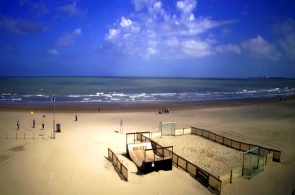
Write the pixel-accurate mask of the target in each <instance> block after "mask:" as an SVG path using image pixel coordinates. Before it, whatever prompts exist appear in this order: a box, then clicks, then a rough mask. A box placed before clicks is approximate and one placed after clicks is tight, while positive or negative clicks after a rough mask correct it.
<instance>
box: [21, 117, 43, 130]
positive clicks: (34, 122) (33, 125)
mask: <svg viewBox="0 0 295 195" xmlns="http://www.w3.org/2000/svg"><path fill="white" fill-rule="evenodd" d="M41 125H42V129H45V123H44V121H42V124H41ZM35 126H36V121H35V119H33V123H32V128H35ZM19 128H20V124H19V121H17V123H16V130H19Z"/></svg>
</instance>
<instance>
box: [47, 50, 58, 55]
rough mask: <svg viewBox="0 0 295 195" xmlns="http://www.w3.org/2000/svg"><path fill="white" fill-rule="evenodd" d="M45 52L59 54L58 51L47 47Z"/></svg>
mask: <svg viewBox="0 0 295 195" xmlns="http://www.w3.org/2000/svg"><path fill="white" fill-rule="evenodd" d="M47 52H48V53H49V54H52V55H59V52H58V51H57V50H56V49H49V50H47Z"/></svg>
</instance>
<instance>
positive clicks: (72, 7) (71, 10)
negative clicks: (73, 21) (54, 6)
mask: <svg viewBox="0 0 295 195" xmlns="http://www.w3.org/2000/svg"><path fill="white" fill-rule="evenodd" d="M58 10H60V11H62V12H65V13H67V14H69V15H70V16H81V15H83V14H84V13H85V12H86V10H81V9H79V8H78V7H77V6H76V2H73V3H72V4H67V5H63V6H59V7H58Z"/></svg>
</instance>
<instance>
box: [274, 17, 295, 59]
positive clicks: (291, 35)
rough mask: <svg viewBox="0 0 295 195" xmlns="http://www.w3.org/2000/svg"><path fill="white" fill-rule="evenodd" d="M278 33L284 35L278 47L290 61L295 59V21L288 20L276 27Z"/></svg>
mask: <svg viewBox="0 0 295 195" xmlns="http://www.w3.org/2000/svg"><path fill="white" fill-rule="evenodd" d="M275 28H276V31H277V32H279V33H280V34H281V35H282V38H281V39H280V40H279V42H278V46H279V47H280V48H281V49H282V51H283V52H284V54H285V55H286V57H287V58H289V59H290V60H294V59H295V21H294V20H293V19H287V20H286V21H285V22H283V23H281V24H277V25H276V27H275Z"/></svg>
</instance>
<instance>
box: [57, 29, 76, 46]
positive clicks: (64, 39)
mask: <svg viewBox="0 0 295 195" xmlns="http://www.w3.org/2000/svg"><path fill="white" fill-rule="evenodd" d="M81 35H82V30H81V28H77V29H75V30H74V31H73V32H72V33H66V34H65V35H63V36H61V37H60V38H59V39H58V41H57V43H56V45H58V46H65V47H68V46H72V45H74V43H75V41H76V40H77V39H78V38H79V37H80V36H81Z"/></svg>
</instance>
